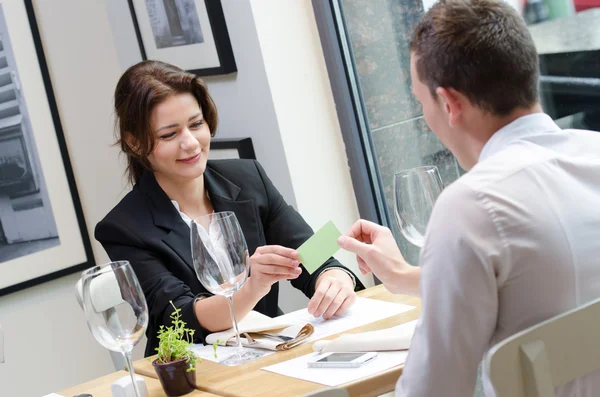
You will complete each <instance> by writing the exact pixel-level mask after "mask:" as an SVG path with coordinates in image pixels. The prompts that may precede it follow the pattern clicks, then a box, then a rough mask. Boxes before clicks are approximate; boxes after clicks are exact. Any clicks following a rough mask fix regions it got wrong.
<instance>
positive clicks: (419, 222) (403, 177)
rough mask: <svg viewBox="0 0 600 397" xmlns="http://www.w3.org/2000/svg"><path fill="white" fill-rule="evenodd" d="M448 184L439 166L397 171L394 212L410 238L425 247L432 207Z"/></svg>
mask: <svg viewBox="0 0 600 397" xmlns="http://www.w3.org/2000/svg"><path fill="white" fill-rule="evenodd" d="M443 188H444V186H443V184H442V178H441V177H440V173H439V172H438V169H437V167H436V166H433V165H426V166H423V167H417V168H411V169H408V170H404V171H401V172H399V173H397V174H395V175H394V204H395V205H394V214H395V215H396V220H397V221H398V225H399V226H400V231H401V232H402V234H403V235H404V237H406V239H407V240H408V241H410V242H411V243H413V244H414V245H416V246H417V247H423V244H424V242H425V229H426V227H427V222H429V217H430V216H431V210H432V209H433V205H434V204H435V201H436V200H437V198H438V196H439V195H440V193H441V192H442V190H443Z"/></svg>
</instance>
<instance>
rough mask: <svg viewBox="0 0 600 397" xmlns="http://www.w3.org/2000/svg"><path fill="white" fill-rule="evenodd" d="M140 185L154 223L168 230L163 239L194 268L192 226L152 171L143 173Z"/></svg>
mask: <svg viewBox="0 0 600 397" xmlns="http://www.w3.org/2000/svg"><path fill="white" fill-rule="evenodd" d="M139 187H140V189H141V190H142V192H143V193H145V195H146V197H147V198H148V202H149V204H150V208H151V212H152V216H153V217H154V219H153V220H154V225H156V226H158V227H160V228H163V229H166V231H167V235H166V236H165V237H163V238H162V241H163V242H164V243H165V244H167V245H168V246H169V247H171V249H172V250H173V251H175V252H176V253H177V255H178V256H179V257H180V258H181V260H182V261H183V262H185V263H186V264H187V265H188V266H189V267H190V268H191V269H192V270H193V269H194V266H193V264H192V250H191V246H190V228H189V227H188V225H187V224H186V223H185V222H184V221H183V219H181V216H180V215H179V212H178V211H177V209H176V208H175V206H174V205H173V203H172V202H171V200H170V199H169V197H168V196H167V194H166V193H165V192H164V190H162V188H161V187H160V185H159V184H158V182H156V179H155V178H154V175H152V173H151V172H148V171H146V172H145V173H144V174H143V175H142V177H141V179H140V183H139Z"/></svg>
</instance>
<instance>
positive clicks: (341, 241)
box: [337, 236, 346, 245]
mask: <svg viewBox="0 0 600 397" xmlns="http://www.w3.org/2000/svg"><path fill="white" fill-rule="evenodd" d="M344 242H346V237H344V236H340V237H338V239H337V243H338V245H343V244H344Z"/></svg>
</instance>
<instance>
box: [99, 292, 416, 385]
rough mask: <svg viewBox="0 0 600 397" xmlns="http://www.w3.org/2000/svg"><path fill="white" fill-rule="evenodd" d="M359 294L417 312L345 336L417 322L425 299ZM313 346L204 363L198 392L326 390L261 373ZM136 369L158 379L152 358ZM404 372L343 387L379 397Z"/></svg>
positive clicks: (137, 364)
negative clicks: (230, 362) (238, 361)
mask: <svg viewBox="0 0 600 397" xmlns="http://www.w3.org/2000/svg"><path fill="white" fill-rule="evenodd" d="M358 295H359V296H362V297H365V298H373V299H379V300H384V301H388V302H396V303H403V304H407V305H411V306H415V309H414V310H410V311H408V312H405V313H401V314H398V315H395V316H392V317H389V318H386V319H383V320H380V321H376V322H374V323H371V324H366V325H363V326H361V327H358V328H355V329H353V330H350V331H346V332H345V333H356V332H365V331H374V330H378V329H383V328H388V327H392V326H395V325H399V324H403V323H406V322H409V321H412V320H415V319H417V317H418V316H419V313H420V308H421V300H420V299H419V298H414V297H410V296H406V295H393V294H391V293H390V292H388V291H387V290H386V289H385V288H384V287H383V286H382V285H380V286H376V287H372V288H369V289H367V290H364V291H361V292H359V293H358ZM337 336H339V334H338V335H332V336H329V337H327V338H325V339H333V338H335V337H337ZM312 345H313V344H312V343H307V344H305V345H301V346H298V347H295V348H293V349H291V350H288V351H283V352H277V353H276V354H272V355H270V356H266V357H262V358H260V359H257V360H255V361H252V362H250V363H248V364H244V365H238V366H235V367H227V366H224V365H221V364H218V363H215V362H212V361H208V360H204V361H203V362H202V363H198V364H197V365H196V371H197V372H196V383H197V385H198V389H200V390H203V391H208V392H211V393H215V394H218V395H220V396H227V397H255V396H256V397H258V396H260V397H289V396H297V395H302V394H305V393H310V392H313V391H316V390H319V389H323V388H326V386H323V385H321V384H318V383H313V382H308V381H304V380H300V379H296V378H290V377H287V376H284V375H280V374H276V373H273V372H269V371H263V370H261V368H263V367H266V366H269V365H273V364H277V363H280V362H283V361H287V360H290V359H292V358H295V357H299V356H303V355H305V354H309V353H311V352H312V351H313V350H312ZM133 367H134V368H135V371H136V373H138V374H142V375H145V376H148V377H156V373H155V372H154V369H153V368H152V364H151V363H150V362H149V360H148V359H142V360H138V361H136V362H134V363H133ZM401 373H402V366H398V367H394V368H392V369H389V370H387V371H384V372H381V373H379V374H377V375H374V376H371V377H368V378H364V379H359V380H357V381H355V382H351V383H347V384H344V385H342V386H341V387H343V388H344V389H346V390H348V392H349V393H350V395H351V396H379V395H381V394H384V393H387V392H390V391H392V390H394V388H395V386H396V381H397V380H398V377H399V376H400V374H401ZM94 397H95V396H94Z"/></svg>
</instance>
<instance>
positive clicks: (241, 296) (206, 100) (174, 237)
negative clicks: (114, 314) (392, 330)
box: [95, 61, 363, 355]
mask: <svg viewBox="0 0 600 397" xmlns="http://www.w3.org/2000/svg"><path fill="white" fill-rule="evenodd" d="M115 113H116V117H117V125H118V135H119V140H118V143H119V144H120V146H121V149H122V151H123V153H124V154H125V156H126V157H127V163H128V166H127V173H128V176H129V178H130V181H131V182H132V184H133V185H134V186H133V189H132V191H131V192H129V193H128V194H127V195H126V196H125V197H124V198H123V200H121V202H120V203H119V204H118V205H117V206H116V207H115V208H114V209H113V210H112V211H111V212H110V213H109V214H108V215H107V216H106V217H105V218H104V219H103V220H102V221H101V222H100V223H98V225H97V226H96V231H95V237H96V239H97V240H98V241H99V242H100V243H101V244H102V246H103V247H104V249H105V250H106V252H107V253H108V255H109V256H110V258H111V260H128V261H129V262H130V263H131V265H132V267H133V269H134V270H135V273H136V275H137V277H138V279H139V281H140V283H141V287H142V289H143V291H144V294H145V296H146V300H147V302H148V307H149V311H150V321H149V325H148V330H147V336H148V345H147V346H146V355H151V354H154V352H155V350H154V349H155V348H156V347H157V345H158V340H157V337H156V334H157V331H158V329H159V327H160V325H163V324H164V325H169V324H170V318H169V315H170V314H171V312H172V307H171V305H170V304H169V301H173V303H174V305H175V306H176V307H178V308H180V309H181V314H182V319H183V320H184V321H185V322H187V324H188V327H190V328H194V329H195V330H196V334H195V337H196V342H202V341H204V338H205V337H206V335H207V334H208V333H211V332H215V331H221V330H224V329H228V328H230V327H231V320H230V315H229V309H228V306H227V301H226V299H225V298H224V297H221V296H212V295H211V294H210V293H209V292H207V291H206V289H205V288H204V287H203V286H202V285H201V284H200V282H199V281H198V278H197V277H196V274H195V272H194V269H193V266H192V259H191V248H190V229H189V226H188V225H189V222H190V219H194V218H197V217H199V216H202V215H206V214H210V213H212V212H213V211H215V212H219V211H233V212H234V213H235V214H236V217H237V218H238V221H239V223H240V225H241V227H242V231H243V233H244V236H245V238H246V242H247V244H248V250H249V253H250V254H251V256H250V269H251V270H250V277H249V278H248V280H247V281H246V283H245V284H244V286H243V287H242V288H241V289H240V290H239V291H238V292H237V293H236V294H235V296H234V301H235V310H236V315H237V318H238V320H239V319H242V318H243V317H244V316H245V315H246V314H247V313H248V312H249V311H250V310H256V311H259V312H261V313H264V314H266V315H268V316H272V317H273V316H277V315H278V314H279V313H280V311H279V308H278V304H277V302H278V292H279V288H278V283H277V282H278V281H279V280H286V279H289V280H290V281H291V283H292V285H293V286H294V287H296V288H298V289H299V290H301V291H302V292H304V294H305V295H306V296H308V297H309V298H311V300H310V302H309V305H308V310H309V312H310V313H311V314H312V315H314V316H315V317H319V316H323V317H324V318H326V319H328V318H331V317H332V316H335V315H340V314H342V313H344V312H345V311H346V310H347V309H348V308H349V307H350V306H351V305H352V303H353V302H354V300H355V299H356V295H355V292H354V291H355V290H357V289H360V288H363V286H362V284H360V282H359V281H358V280H356V278H355V276H354V275H353V274H352V272H351V271H349V270H348V269H346V268H345V267H343V266H342V265H341V264H340V263H339V262H337V261H336V260H335V259H334V258H330V259H329V260H328V261H327V262H326V263H324V264H323V265H322V266H321V267H320V268H319V269H318V270H317V271H315V272H313V273H312V274H309V273H308V272H307V271H306V270H305V269H304V268H303V266H302V265H301V264H300V263H299V262H298V254H297V252H296V251H295V249H296V248H297V247H299V246H300V245H301V244H302V243H303V242H304V241H306V240H307V239H308V238H309V237H310V236H311V235H312V234H313V232H312V230H311V228H310V227H309V226H308V225H307V224H306V222H305V221H304V219H302V217H301V216H300V215H299V214H298V213H297V212H296V211H295V210H294V209H293V208H292V207H291V206H289V205H287V204H286V202H285V201H284V200H283V197H282V196H281V194H279V192H278V191H277V189H276V188H275V187H274V186H273V184H272V183H271V181H270V180H269V178H268V177H267V175H266V174H265V171H264V170H263V169H262V167H261V166H260V164H259V163H258V162H256V161H252V160H218V161H207V158H208V152H209V150H210V140H211V137H212V136H214V132H215V131H216V128H217V110H216V108H215V104H214V103H213V101H212V99H211V97H210V95H209V93H208V91H207V89H206V87H205V85H204V83H203V82H202V81H201V80H200V79H199V78H198V77H196V76H195V75H193V74H190V73H187V72H185V71H183V70H181V69H179V68H177V67H175V66H172V65H168V64H165V63H162V62H158V61H144V62H141V63H139V64H137V65H134V66H132V67H131V68H129V69H128V70H127V71H126V72H125V73H124V74H123V76H122V77H121V79H120V80H119V82H118V84H117V87H116V90H115Z"/></svg>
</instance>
